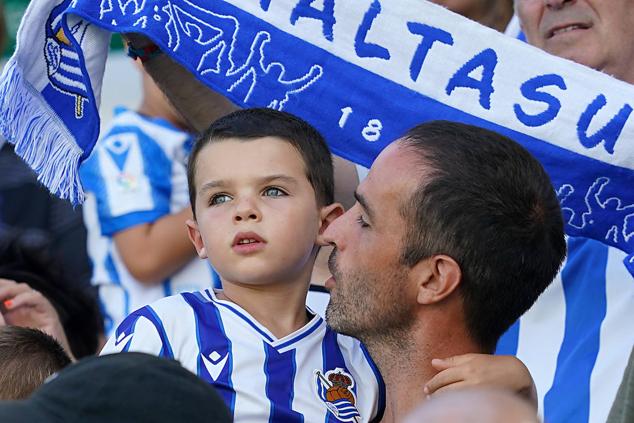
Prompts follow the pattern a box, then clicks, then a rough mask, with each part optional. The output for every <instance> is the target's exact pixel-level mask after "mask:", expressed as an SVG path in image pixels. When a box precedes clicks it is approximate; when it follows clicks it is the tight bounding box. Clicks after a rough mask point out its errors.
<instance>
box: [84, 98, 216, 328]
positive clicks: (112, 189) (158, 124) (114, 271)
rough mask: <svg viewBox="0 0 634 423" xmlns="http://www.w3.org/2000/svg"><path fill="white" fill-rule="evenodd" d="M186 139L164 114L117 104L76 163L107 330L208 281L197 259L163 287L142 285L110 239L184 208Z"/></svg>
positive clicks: (202, 263) (207, 268) (188, 143)
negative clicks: (142, 309)
mask: <svg viewBox="0 0 634 423" xmlns="http://www.w3.org/2000/svg"><path fill="white" fill-rule="evenodd" d="M191 143H192V139H191V136H190V135H189V134H187V133H185V132H183V131H181V130H180V129H177V128H175V127H174V126H172V125H171V124H170V123H169V122H167V121H165V120H163V119H158V118H148V117H144V116H141V115H139V114H138V113H135V112H133V111H129V110H126V109H123V108H118V109H117V110H115V118H114V119H113V121H112V124H111V126H110V128H109V129H108V130H107V131H106V132H105V133H104V135H103V137H102V138H101V139H100V140H99V142H98V143H97V145H96V147H95V149H94V150H93V152H92V155H91V156H90V158H89V159H88V160H86V162H85V163H84V164H83V165H82V167H81V179H82V182H83V184H84V187H85V189H86V191H87V199H86V203H85V206H84V219H85V222H86V226H87V229H88V253H89V255H90V257H91V259H92V262H93V277H92V280H93V284H95V285H97V286H98V287H99V298H100V301H101V305H102V310H103V313H104V317H105V326H106V333H107V334H110V333H111V330H113V329H114V328H115V327H116V326H117V325H118V324H119V323H120V322H121V321H122V320H123V318H125V316H127V315H129V314H130V313H131V312H132V311H133V310H136V309H138V308H139V307H142V306H144V305H146V304H149V303H151V302H154V301H156V300H158V299H160V298H162V297H165V296H168V295H172V294H175V293H178V292H184V291H197V290H200V289H205V288H207V287H210V286H211V281H212V276H211V269H210V266H209V265H208V264H207V262H206V261H205V260H197V259H195V260H192V261H191V262H190V263H189V264H188V265H186V266H184V267H183V268H182V269H181V270H180V271H178V272H177V273H176V274H174V275H172V276H171V277H170V278H168V279H166V280H165V281H163V282H162V284H159V285H155V286H147V285H143V284H141V283H140V282H138V281H137V280H136V279H134V277H132V275H130V273H129V272H128V270H127V268H126V267H125V264H124V263H123V261H122V259H121V257H120V255H119V253H118V251H117V248H116V246H115V244H114V242H113V239H112V237H113V235H114V234H116V233H117V232H119V231H122V230H124V229H127V228H130V227H133V226H136V225H139V224H144V223H151V222H154V221H156V220H158V219H159V218H161V217H163V216H166V215H168V214H171V213H176V212H179V211H181V210H182V209H183V208H185V207H188V206H189V193H188V189H187V173H186V157H187V155H188V153H189V150H190V149H191ZM184 230H185V228H184V227H183V231H184ZM139 254H142V252H139Z"/></svg>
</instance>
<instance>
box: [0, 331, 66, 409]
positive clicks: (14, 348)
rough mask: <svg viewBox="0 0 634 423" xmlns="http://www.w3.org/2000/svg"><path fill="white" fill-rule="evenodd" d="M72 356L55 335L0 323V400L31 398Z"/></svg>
mask: <svg viewBox="0 0 634 423" xmlns="http://www.w3.org/2000/svg"><path fill="white" fill-rule="evenodd" d="M69 364H70V358H69V357H68V355H67V354H66V352H65V351H64V349H63V348H62V346H61V345H60V344H59V343H58V342H57V341H56V340H55V339H53V337H51V336H49V335H47V334H46V333H44V332H42V331H39V330H37V329H31V328H23V327H19V326H3V327H0V369H2V370H1V371H0V400H19V399H24V398H27V397H28V396H29V395H31V393H32V392H33V391H35V390H36V389H37V388H38V387H39V386H40V385H42V384H43V383H44V381H45V380H46V378H48V377H49V376H50V375H52V374H53V373H55V372H57V371H59V370H61V369H63V368H64V367H66V366H68V365H69Z"/></svg>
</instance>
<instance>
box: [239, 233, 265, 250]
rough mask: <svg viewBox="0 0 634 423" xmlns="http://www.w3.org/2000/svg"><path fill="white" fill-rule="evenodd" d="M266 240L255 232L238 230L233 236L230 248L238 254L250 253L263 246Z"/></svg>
mask: <svg viewBox="0 0 634 423" xmlns="http://www.w3.org/2000/svg"><path fill="white" fill-rule="evenodd" d="M264 244H266V241H265V240H264V239H263V238H262V237H261V236H260V235H258V234H256V233H255V232H239V233H238V234H236V236H235V237H234V238H233V243H232V245H231V248H232V249H233V250H234V251H235V252H236V253H238V254H250V253H254V252H256V251H259V250H261V249H262V248H264Z"/></svg>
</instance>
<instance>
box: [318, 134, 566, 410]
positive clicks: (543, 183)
mask: <svg viewBox="0 0 634 423" xmlns="http://www.w3.org/2000/svg"><path fill="white" fill-rule="evenodd" d="M396 169H398V170H397V171H395V170H396ZM355 196H356V199H357V203H356V204H355V205H354V207H352V208H351V209H350V210H349V211H348V212H347V213H345V214H344V215H343V216H342V217H341V218H339V219H337V220H336V221H334V222H333V223H332V224H331V226H330V227H329V228H327V229H326V231H325V233H324V238H325V240H326V241H328V242H330V243H331V244H332V245H333V246H334V247H335V249H334V251H333V253H332V255H331V257H330V262H329V263H330V270H331V272H332V274H333V277H332V278H331V279H329V280H328V281H327V282H326V287H327V288H329V289H330V290H331V300H330V304H329V305H328V309H327V311H326V319H327V321H328V323H329V324H330V325H331V326H332V328H333V329H334V330H336V331H338V332H341V333H344V334H346V335H351V336H354V337H356V338H359V339H360V340H361V341H362V342H363V343H364V344H365V345H366V346H367V348H368V351H369V352H370V355H371V356H372V357H373V358H374V360H375V362H376V363H377V366H378V367H379V370H380V372H381V374H382V376H383V378H384V380H385V385H386V396H387V398H386V411H385V414H384V416H385V417H384V420H383V421H384V422H393V421H400V420H401V419H402V418H403V417H404V416H405V415H406V414H407V413H408V412H409V411H411V409H412V408H413V407H414V406H415V405H416V404H417V403H418V402H419V401H420V399H421V398H424V397H425V391H424V386H425V383H426V382H427V381H429V380H430V379H431V378H432V377H433V376H434V375H435V374H436V369H434V368H433V367H432V366H431V360H432V359H433V358H435V357H448V356H455V355H460V354H466V353H488V352H492V351H493V349H494V348H495V345H496V343H497V340H498V338H499V336H500V335H501V334H502V333H503V332H504V331H505V330H506V329H507V328H508V327H509V326H510V325H511V324H512V323H513V322H514V321H515V320H516V319H517V318H519V316H521V315H522V314H523V313H524V312H525V311H526V310H527V309H528V308H529V307H530V306H531V305H532V304H533V302H534V301H535V300H536V299H537V297H538V295H539V294H540V293H541V292H542V291H543V290H544V289H545V288H546V287H547V286H548V284H549V283H550V282H551V281H552V279H553V277H554V276H555V274H556V273H557V270H558V269H559V266H560V264H561V262H562V260H563V257H564V255H565V250H566V247H565V240H564V236H563V221H562V217H561V211H560V209H559V203H558V201H557V198H556V196H555V193H554V190H553V188H552V186H551V184H550V181H549V179H548V176H547V175H546V173H545V172H544V170H543V168H542V167H541V165H540V164H539V163H538V162H537V161H536V160H535V159H534V158H533V157H532V156H531V155H530V154H529V153H528V152H526V151H525V150H524V149H523V148H522V147H520V146H519V145H517V144H516V143H514V142H512V141H511V140H509V139H507V138H505V137H503V136H500V135H498V134H495V133H493V132H491V131H488V130H485V129H481V128H476V127H473V126H470V125H464V124H459V123H452V122H443V121H439V122H431V123H427V124H423V125H420V126H418V127H416V128H414V129H412V130H411V131H410V132H409V133H408V134H406V135H405V136H404V137H403V138H401V139H399V140H397V141H396V142H394V143H392V144H391V145H390V146H388V147H387V148H386V149H385V150H384V151H383V152H382V153H381V154H380V155H379V156H378V157H377V159H376V161H375V162H374V164H373V165H372V168H371V169H370V172H369V174H368V177H367V178H366V179H365V180H364V181H363V182H361V184H360V185H359V187H358V189H357V191H356V194H355Z"/></svg>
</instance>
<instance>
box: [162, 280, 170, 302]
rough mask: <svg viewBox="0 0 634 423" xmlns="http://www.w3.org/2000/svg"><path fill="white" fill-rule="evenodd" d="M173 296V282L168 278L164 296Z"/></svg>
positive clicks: (164, 284)
mask: <svg viewBox="0 0 634 423" xmlns="http://www.w3.org/2000/svg"><path fill="white" fill-rule="evenodd" d="M171 295H172V280H171V279H170V278H167V279H165V280H164V281H163V296H164V297H169V296H171Z"/></svg>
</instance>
